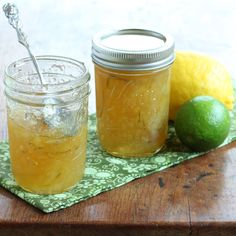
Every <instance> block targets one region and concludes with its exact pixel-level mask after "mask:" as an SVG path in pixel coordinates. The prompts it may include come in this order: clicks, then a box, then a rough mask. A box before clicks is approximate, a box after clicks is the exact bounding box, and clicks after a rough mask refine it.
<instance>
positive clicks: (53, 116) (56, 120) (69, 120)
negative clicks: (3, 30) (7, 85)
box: [3, 3, 78, 136]
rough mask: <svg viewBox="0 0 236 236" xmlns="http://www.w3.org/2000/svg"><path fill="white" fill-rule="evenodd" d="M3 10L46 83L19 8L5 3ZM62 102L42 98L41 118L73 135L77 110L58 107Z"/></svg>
mask: <svg viewBox="0 0 236 236" xmlns="http://www.w3.org/2000/svg"><path fill="white" fill-rule="evenodd" d="M3 11H4V13H5V15H6V17H7V18H8V22H9V24H10V25H11V26H12V27H13V28H14V29H15V30H16V32H17V37H18V41H19V43H20V44H22V45H23V46H24V47H25V48H26V49H27V51H28V53H29V56H30V58H31V60H32V62H33V65H34V67H35V70H36V72H37V74H38V77H39V80H40V83H41V84H42V85H46V84H47V83H46V81H45V80H44V78H43V76H42V74H41V72H40V68H39V65H38V63H37V60H36V58H35V56H34V55H33V53H32V52H31V50H30V45H29V43H28V42H27V37H26V35H25V33H24V32H23V30H22V27H21V24H20V19H19V10H18V8H17V7H16V5H15V4H12V3H6V4H5V5H3ZM61 103H63V101H61V100H60V99H55V98H48V99H45V100H44V104H45V106H44V109H43V118H44V121H45V122H46V124H47V125H48V126H50V127H53V128H60V129H62V131H63V134H64V135H66V136H73V135H75V134H76V133H77V131H78V125H77V120H78V117H77V116H78V112H74V113H72V112H71V111H69V110H68V109H66V108H58V106H57V105H59V104H61Z"/></svg>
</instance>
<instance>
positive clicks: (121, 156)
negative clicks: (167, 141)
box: [103, 144, 164, 159]
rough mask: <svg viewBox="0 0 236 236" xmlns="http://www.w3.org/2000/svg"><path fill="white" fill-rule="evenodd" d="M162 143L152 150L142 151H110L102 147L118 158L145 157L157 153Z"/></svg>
mask: <svg viewBox="0 0 236 236" xmlns="http://www.w3.org/2000/svg"><path fill="white" fill-rule="evenodd" d="M163 146H164V144H163V145H162V146H160V147H159V148H158V149H156V150H155V151H154V152H144V153H121V152H116V151H110V150H109V149H106V148H103V149H104V150H105V151H106V152H107V153H109V154H110V155H112V156H114V157H119V158H127V159H128V158H145V157H152V156H153V155H155V154H156V153H158V152H159V151H160V150H161V149H162V148H163Z"/></svg>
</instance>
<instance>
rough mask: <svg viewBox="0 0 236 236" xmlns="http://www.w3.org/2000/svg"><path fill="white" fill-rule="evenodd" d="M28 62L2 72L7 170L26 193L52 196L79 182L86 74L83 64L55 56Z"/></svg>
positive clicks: (82, 161)
mask: <svg viewBox="0 0 236 236" xmlns="http://www.w3.org/2000/svg"><path fill="white" fill-rule="evenodd" d="M37 61H38V64H39V67H40V69H41V72H42V75H43V81H44V83H43V84H41V83H40V80H39V77H38V75H37V73H36V72H35V69H34V67H33V64H32V61H31V59H30V58H24V59H21V60H19V61H16V62H13V63H12V64H10V65H9V66H8V67H7V68H6V72H5V80H4V83H5V94H6V97H7V116H8V133H9V144H10V159H11V168H12V172H13V175H14V177H15V180H16V182H17V183H18V184H19V186H21V187H22V188H24V189H25V190H27V191H30V192H33V193H38V194H55V193H61V192H64V191H67V190H68V189H70V188H72V187H73V186H74V185H75V184H76V183H77V182H78V181H79V180H81V178H82V177H83V173H84V168H85V159H86V143H87V120H88V95H89V84H88V82H89V78H90V75H89V73H88V71H87V69H86V68H85V66H84V64H83V63H81V62H78V61H76V60H73V59H70V58H65V57H59V56H39V57H37Z"/></svg>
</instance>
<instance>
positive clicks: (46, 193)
mask: <svg viewBox="0 0 236 236" xmlns="http://www.w3.org/2000/svg"><path fill="white" fill-rule="evenodd" d="M82 178H83V176H82V177H81V179H79V180H78V181H77V182H76V183H75V184H73V185H71V186H69V187H67V188H62V189H61V190H52V191H50V190H39V188H38V189H37V190H34V189H30V188H27V187H24V186H22V185H20V184H18V182H17V181H16V183H17V184H18V185H19V187H21V188H22V189H23V190H25V191H27V192H29V193H33V194H39V195H49V194H50V195H52V194H60V193H64V192H67V191H70V190H71V189H73V188H74V187H75V186H76V185H77V184H78V183H79V182H80V181H81V180H82Z"/></svg>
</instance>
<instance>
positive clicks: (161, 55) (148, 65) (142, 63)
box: [92, 29, 175, 71]
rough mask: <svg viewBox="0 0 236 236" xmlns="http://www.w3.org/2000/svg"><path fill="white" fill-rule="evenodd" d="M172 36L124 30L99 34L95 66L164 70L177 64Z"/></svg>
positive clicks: (95, 38)
mask: <svg viewBox="0 0 236 236" xmlns="http://www.w3.org/2000/svg"><path fill="white" fill-rule="evenodd" d="M174 58H175V56H174V40H173V38H172V37H171V36H170V35H167V34H163V33H158V32H155V31H151V30H144V29H123V30H116V31H104V32H100V33H98V34H96V35H95V36H94V38H93V41H92V59H93V61H94V63H96V64H98V65H101V66H103V67H106V68H111V69H117V70H134V71H136V70H151V69H161V68H163V67H166V66H168V65H170V64H172V63H173V61H174Z"/></svg>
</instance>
